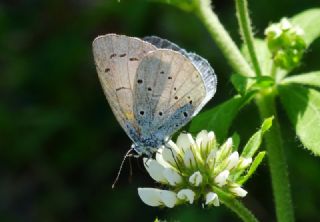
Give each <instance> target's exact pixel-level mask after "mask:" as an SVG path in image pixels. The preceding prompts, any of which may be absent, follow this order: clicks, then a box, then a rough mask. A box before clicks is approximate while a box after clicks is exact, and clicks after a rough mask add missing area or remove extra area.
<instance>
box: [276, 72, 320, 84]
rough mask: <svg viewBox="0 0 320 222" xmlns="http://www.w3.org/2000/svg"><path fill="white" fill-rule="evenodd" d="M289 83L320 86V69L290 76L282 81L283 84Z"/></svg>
mask: <svg viewBox="0 0 320 222" xmlns="http://www.w3.org/2000/svg"><path fill="white" fill-rule="evenodd" d="M288 83H297V84H302V85H310V86H315V87H320V71H315V72H309V73H304V74H299V75H294V76H290V77H288V78H285V79H283V80H282V81H281V84H288Z"/></svg>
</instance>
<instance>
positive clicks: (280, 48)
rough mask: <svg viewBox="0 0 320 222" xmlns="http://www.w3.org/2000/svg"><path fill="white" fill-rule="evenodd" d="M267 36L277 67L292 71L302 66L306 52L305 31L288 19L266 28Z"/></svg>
mask: <svg viewBox="0 0 320 222" xmlns="http://www.w3.org/2000/svg"><path fill="white" fill-rule="evenodd" d="M265 35H266V40H267V44H268V48H269V50H270V51H271V53H272V56H273V60H274V62H275V64H276V65H277V66H279V67H281V68H283V69H286V70H291V69H293V68H295V67H296V66H298V65H299V64H300V61H301V58H302V56H303V53H304V52H305V50H306V42H305V40H304V31H303V29H302V28H301V27H299V26H296V25H294V24H292V23H291V22H290V21H289V20H288V19H287V18H282V19H281V21H280V22H279V23H275V24H271V25H270V26H269V27H268V28H266V30H265Z"/></svg>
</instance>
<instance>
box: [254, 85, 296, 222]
mask: <svg viewBox="0 0 320 222" xmlns="http://www.w3.org/2000/svg"><path fill="white" fill-rule="evenodd" d="M256 103H257V106H258V109H259V112H260V116H261V118H262V119H264V118H267V117H270V116H272V115H273V116H274V120H273V124H272V127H271V129H270V130H269V132H267V133H266V135H265V142H266V148H267V155H268V161H269V168H270V174H271V181H272V188H273V196H274V200H275V207H276V216H277V221H279V222H293V221H294V211H293V206H292V200H291V193H290V183H289V176H288V172H287V164H286V158H285V154H284V150H283V141H282V137H281V132H280V125H279V121H278V117H277V111H276V104H275V94H274V90H272V89H271V90H270V91H266V92H263V93H261V94H260V95H258V96H257V98H256Z"/></svg>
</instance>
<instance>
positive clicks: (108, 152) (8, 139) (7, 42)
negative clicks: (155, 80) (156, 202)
mask: <svg viewBox="0 0 320 222" xmlns="http://www.w3.org/2000/svg"><path fill="white" fill-rule="evenodd" d="M319 5H320V4H319V1H318V0H308V1H300V0H292V1H277V0H263V1H250V2H249V7H250V9H251V16H252V18H253V23H254V30H255V33H256V34H257V36H259V37H262V36H263V30H264V28H265V27H266V26H267V25H268V24H269V23H270V22H271V21H273V22H277V21H279V19H280V18H281V17H283V16H289V17H290V16H292V15H294V14H296V13H298V12H300V11H302V10H305V9H308V8H311V7H317V6H319ZM214 8H215V11H216V12H217V14H218V15H219V16H220V18H221V20H222V22H223V23H224V24H225V25H226V28H227V30H228V31H229V32H230V33H231V35H232V37H233V38H234V40H235V41H236V42H237V44H238V45H239V44H240V42H241V39H240V37H239V34H238V27H237V21H236V18H235V15H234V13H235V9H234V8H235V7H234V2H233V1H232V0H215V1H214ZM106 33H118V34H125V35H129V36H137V37H143V36H146V35H158V36H160V37H163V38H167V39H170V40H171V41H173V42H175V43H177V44H179V45H180V46H182V47H183V48H186V49H187V50H189V51H194V52H197V53H198V54H200V55H202V56H203V57H205V58H207V59H208V60H209V61H210V63H211V64H212V66H213V67H214V69H215V71H216V73H217V76H218V80H219V81H218V82H219V84H218V91H217V94H216V96H215V98H214V99H213V101H212V102H211V103H209V105H207V107H212V106H214V105H216V104H219V103H220V102H222V101H224V100H226V99H227V98H230V97H231V96H232V95H234V94H235V93H236V92H235V91H234V89H233V87H232V85H231V83H230V80H229V77H230V74H231V69H230V67H229V66H228V64H227V63H226V61H225V59H224V58H223V56H222V54H221V53H220V52H219V50H218V49H217V47H216V46H215V44H214V43H213V41H212V40H211V39H210V36H209V34H208V33H207V31H206V30H205V28H204V27H203V25H202V24H201V23H200V21H199V20H198V19H197V18H196V17H195V16H193V15H190V14H187V13H184V12H182V11H179V10H178V9H175V8H172V7H170V6H168V5H161V4H157V3H151V2H146V1H141V0H140V1H138V0H136V1H135V0H121V3H118V2H117V1H116V0H78V1H77V0H47V1H40V0H11V1H1V2H0V96H1V103H0V149H1V152H0V221H1V222H2V221H4V222H6V221H13V222H15V221H41V222H42V221H45V222H51V221H52V222H53V221H153V220H154V219H155V218H156V217H157V216H158V217H159V218H160V219H167V220H168V221H183V222H184V221H238V219H237V218H236V217H235V216H234V215H233V214H232V213H231V212H230V211H229V210H228V209H226V208H224V207H219V208H214V209H210V210H208V209H205V210H202V209H201V207H200V206H192V207H190V206H181V207H176V208H174V209H172V210H168V209H155V208H151V207H148V206H146V205H144V204H143V203H142V202H141V201H140V199H139V197H138V195H137V187H144V186H153V185H154V183H153V181H152V180H151V179H150V177H149V176H148V175H147V173H146V172H145V170H144V169H143V167H141V166H142V163H141V159H139V160H133V161H132V168H133V176H132V177H130V175H129V164H128V163H127V164H126V165H125V166H124V168H123V170H122V174H121V177H120V181H119V183H118V185H117V187H116V188H115V189H114V190H112V189H111V184H112V181H113V179H114V177H115V175H116V173H117V171H118V167H119V165H120V162H121V160H122V157H123V155H124V153H125V152H126V150H127V149H128V148H129V146H130V144H131V142H130V140H129V138H128V137H127V136H126V135H125V133H124V131H123V130H122V129H121V128H120V126H119V124H118V123H117V122H116V120H115V118H114V116H113V114H112V112H111V110H110V107H109V106H108V104H107V101H106V100H105V97H104V95H103V92H102V89H101V86H100V84H99V82H98V77H97V73H96V71H95V66H94V63H93V57H92V52H91V42H92V40H93V39H94V38H95V37H96V36H98V35H102V34H106ZM319 57H320V41H319V40H317V41H316V42H315V43H313V45H312V46H311V49H310V50H309V51H308V52H307V54H306V55H305V58H304V62H303V64H302V65H301V67H300V68H299V69H298V71H299V72H300V71H304V70H307V71H311V70H319V69H320V63H319ZM256 113H257V112H256V108H255V106H254V105H250V106H249V107H246V108H245V109H244V110H242V111H241V113H240V114H239V116H238V117H237V119H236V120H235V124H234V127H233V128H232V131H231V132H230V133H232V132H233V131H238V132H239V133H240V135H241V138H242V142H245V141H246V140H247V139H248V137H249V136H250V135H251V134H252V133H253V132H255V130H256V129H257V127H259V125H260V123H261V121H260V120H259V117H258V115H257V114H256ZM280 118H281V121H282V126H283V134H284V138H285V139H286V141H285V143H286V150H285V151H286V154H287V157H288V163H289V172H290V175H289V176H290V179H291V182H292V185H291V186H292V192H293V199H294V206H295V210H296V217H297V221H320V214H319V210H318V208H319V206H320V198H319V197H320V170H319V169H320V161H319V158H316V157H313V156H311V155H310V153H309V152H308V151H306V150H304V149H302V145H301V144H300V142H299V141H298V139H297V137H296V136H295V134H294V131H293V129H292V126H290V125H289V124H288V119H287V117H286V115H285V113H284V111H283V110H280ZM246 189H247V190H248V191H249V195H248V196H247V197H246V198H245V199H244V202H245V204H246V205H247V206H248V207H249V208H250V209H252V210H253V212H254V213H255V214H256V215H257V217H258V218H260V219H261V221H275V219H274V218H275V217H274V211H273V200H272V191H271V187H270V180H269V174H268V168H267V165H266V162H265V163H264V164H263V165H262V167H260V169H259V170H258V171H257V174H256V175H255V176H254V177H253V178H252V179H251V180H250V181H249V182H248V184H246Z"/></svg>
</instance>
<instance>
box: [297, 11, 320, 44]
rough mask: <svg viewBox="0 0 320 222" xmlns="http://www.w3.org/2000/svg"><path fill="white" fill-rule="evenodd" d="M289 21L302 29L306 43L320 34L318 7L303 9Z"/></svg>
mask: <svg viewBox="0 0 320 222" xmlns="http://www.w3.org/2000/svg"><path fill="white" fill-rule="evenodd" d="M291 21H292V23H293V24H295V25H299V26H300V27H301V28H302V29H303V30H304V39H305V41H306V43H307V45H310V44H311V43H312V42H313V41H314V40H315V39H316V38H318V37H319V36H320V25H319V21H320V8H313V9H309V10H306V11H303V12H301V13H299V14H297V15H295V16H294V17H292V18H291Z"/></svg>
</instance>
